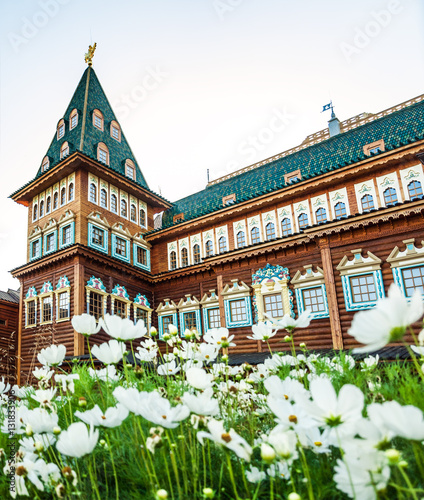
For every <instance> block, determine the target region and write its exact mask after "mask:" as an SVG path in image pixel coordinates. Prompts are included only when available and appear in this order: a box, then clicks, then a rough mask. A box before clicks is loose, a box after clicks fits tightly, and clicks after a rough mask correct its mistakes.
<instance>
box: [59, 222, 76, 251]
mask: <svg viewBox="0 0 424 500" xmlns="http://www.w3.org/2000/svg"><path fill="white" fill-rule="evenodd" d="M74 243H75V222H74V221H72V222H70V223H69V224H64V225H63V226H61V227H60V228H59V248H64V247H67V246H68V245H73V244H74Z"/></svg>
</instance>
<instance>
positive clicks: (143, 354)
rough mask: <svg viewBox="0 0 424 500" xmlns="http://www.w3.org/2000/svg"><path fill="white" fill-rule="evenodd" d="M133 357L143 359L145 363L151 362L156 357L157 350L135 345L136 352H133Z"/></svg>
mask: <svg viewBox="0 0 424 500" xmlns="http://www.w3.org/2000/svg"><path fill="white" fill-rule="evenodd" d="M135 357H136V358H137V359H139V360H140V361H145V362H147V363H151V362H152V361H155V360H156V359H157V351H155V350H153V349H152V350H150V351H149V350H148V349H144V348H143V347H137V352H136V353H135Z"/></svg>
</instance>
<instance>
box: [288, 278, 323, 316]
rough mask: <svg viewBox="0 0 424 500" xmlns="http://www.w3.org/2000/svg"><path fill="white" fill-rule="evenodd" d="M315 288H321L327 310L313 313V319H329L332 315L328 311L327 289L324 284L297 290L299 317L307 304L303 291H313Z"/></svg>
mask: <svg viewBox="0 0 424 500" xmlns="http://www.w3.org/2000/svg"><path fill="white" fill-rule="evenodd" d="M313 288H321V292H322V297H323V299H324V307H325V310H324V311H321V312H315V313H312V315H311V319H321V318H329V317H330V313H329V310H328V300H327V289H326V288H325V285H324V284H322V285H317V286H305V287H304V288H296V302H297V310H298V313H299V315H300V314H302V313H303V312H304V311H305V303H304V300H303V294H302V291H303V290H311V289H313Z"/></svg>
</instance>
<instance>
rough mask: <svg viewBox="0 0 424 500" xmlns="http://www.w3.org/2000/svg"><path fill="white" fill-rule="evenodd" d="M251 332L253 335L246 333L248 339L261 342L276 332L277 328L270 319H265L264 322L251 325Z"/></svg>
mask: <svg viewBox="0 0 424 500" xmlns="http://www.w3.org/2000/svg"><path fill="white" fill-rule="evenodd" d="M252 332H253V335H248V336H247V338H248V339H252V340H261V341H262V342H266V341H267V340H269V339H270V338H271V337H273V336H274V335H275V334H276V333H277V330H276V329H275V328H274V326H273V324H272V323H271V322H270V321H267V322H265V323H258V324H257V325H253V326H252Z"/></svg>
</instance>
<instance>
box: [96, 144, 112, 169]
mask: <svg viewBox="0 0 424 500" xmlns="http://www.w3.org/2000/svg"><path fill="white" fill-rule="evenodd" d="M97 159H98V160H99V161H100V162H102V163H104V164H105V165H109V150H108V148H107V146H106V144H103V143H100V144H99V145H98V147H97Z"/></svg>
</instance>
